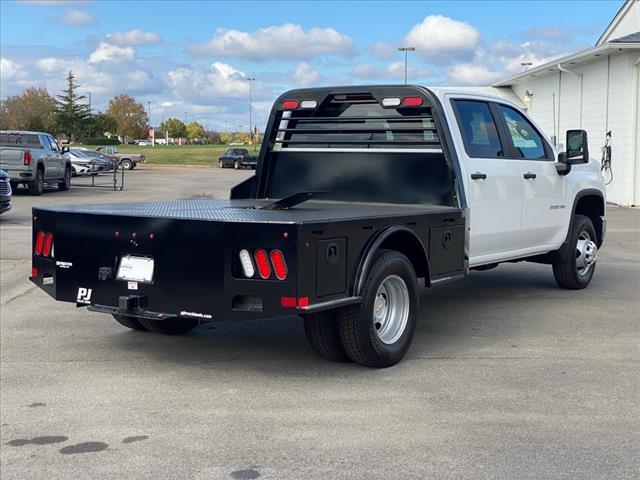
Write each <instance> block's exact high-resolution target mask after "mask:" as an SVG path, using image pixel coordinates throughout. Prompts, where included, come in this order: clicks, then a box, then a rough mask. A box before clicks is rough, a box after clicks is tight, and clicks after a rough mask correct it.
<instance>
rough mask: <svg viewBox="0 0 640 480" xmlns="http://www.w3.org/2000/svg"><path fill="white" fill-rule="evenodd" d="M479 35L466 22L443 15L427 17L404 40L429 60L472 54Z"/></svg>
mask: <svg viewBox="0 0 640 480" xmlns="http://www.w3.org/2000/svg"><path fill="white" fill-rule="evenodd" d="M479 41H480V33H479V32H478V31H477V30H476V29H475V28H473V27H472V26H471V25H469V24H468V23H466V22H460V21H458V20H453V19H451V18H449V17H445V16H443V15H429V16H427V17H425V19H424V20H423V21H422V22H421V23H419V24H417V25H415V26H414V27H413V28H412V29H411V30H410V31H409V33H408V34H407V35H406V37H405V39H404V43H405V44H406V45H407V46H411V47H415V48H416V53H417V54H418V55H421V56H423V57H425V58H428V59H431V60H437V59H439V58H441V57H443V56H456V55H460V54H465V53H470V52H473V50H474V49H475V47H476V46H477V45H478V43H479Z"/></svg>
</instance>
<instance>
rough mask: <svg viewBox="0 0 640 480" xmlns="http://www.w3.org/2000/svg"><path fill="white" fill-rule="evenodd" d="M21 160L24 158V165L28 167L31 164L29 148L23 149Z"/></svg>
mask: <svg viewBox="0 0 640 480" xmlns="http://www.w3.org/2000/svg"><path fill="white" fill-rule="evenodd" d="M22 158H23V160H24V166H25V167H28V166H30V165H31V151H30V150H25V151H24V155H23V156H22Z"/></svg>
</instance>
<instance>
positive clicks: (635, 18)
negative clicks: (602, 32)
mask: <svg viewBox="0 0 640 480" xmlns="http://www.w3.org/2000/svg"><path fill="white" fill-rule="evenodd" d="M637 31H640V3H639V2H638V1H637V0H636V1H634V2H632V3H631V7H630V8H629V10H627V12H626V13H625V15H624V16H623V17H622V18H621V19H620V21H619V22H618V24H617V25H616V26H615V27H614V28H613V29H612V30H611V31H610V32H609V34H608V35H606V37H604V38H602V39H601V40H600V42H601V43H604V42H608V41H611V40H615V39H616V38H620V37H625V36H627V35H631V34H632V33H636V32H637Z"/></svg>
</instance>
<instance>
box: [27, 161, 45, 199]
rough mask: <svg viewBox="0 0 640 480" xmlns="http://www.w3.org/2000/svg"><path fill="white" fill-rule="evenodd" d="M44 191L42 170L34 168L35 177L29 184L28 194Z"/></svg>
mask: <svg viewBox="0 0 640 480" xmlns="http://www.w3.org/2000/svg"><path fill="white" fill-rule="evenodd" d="M42 192H44V171H43V170H42V169H41V168H39V169H38V170H36V178H35V180H34V181H33V182H31V183H30V184H29V195H36V196H40V195H42Z"/></svg>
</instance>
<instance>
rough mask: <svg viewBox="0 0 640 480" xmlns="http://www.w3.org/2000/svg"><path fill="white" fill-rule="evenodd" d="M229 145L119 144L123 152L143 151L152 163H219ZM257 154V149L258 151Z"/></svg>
mask: <svg viewBox="0 0 640 480" xmlns="http://www.w3.org/2000/svg"><path fill="white" fill-rule="evenodd" d="M229 148H233V147H229V146H228V145H156V146H155V147H141V146H139V145H118V151H119V152H121V153H125V152H126V153H142V154H144V156H145V158H146V160H147V162H148V163H150V164H152V165H211V166H217V165H218V156H219V155H220V154H222V153H223V152H226V151H227V150H228V149H229ZM237 148H246V147H237ZM256 155H257V151H256Z"/></svg>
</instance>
